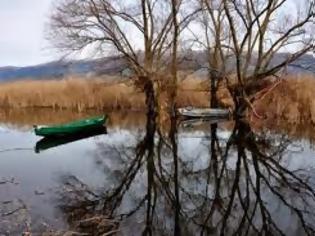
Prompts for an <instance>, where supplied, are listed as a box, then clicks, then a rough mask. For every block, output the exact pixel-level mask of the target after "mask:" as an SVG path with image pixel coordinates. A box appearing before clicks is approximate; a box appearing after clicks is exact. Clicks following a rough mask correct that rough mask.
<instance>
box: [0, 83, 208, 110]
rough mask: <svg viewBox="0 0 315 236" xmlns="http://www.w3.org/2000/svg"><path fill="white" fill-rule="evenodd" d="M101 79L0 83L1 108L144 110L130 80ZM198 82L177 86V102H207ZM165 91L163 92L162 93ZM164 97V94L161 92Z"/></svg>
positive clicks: (143, 105) (186, 103)
mask: <svg viewBox="0 0 315 236" xmlns="http://www.w3.org/2000/svg"><path fill="white" fill-rule="evenodd" d="M104 81H106V80H100V79H79V78H75V79H73V78H68V79H64V80H45V81H34V80H26V81H17V82H12V83H3V84H0V107H2V108H4V107H5V108H54V109H72V110H76V111H84V110H88V109H97V110H108V109H115V110H116V109H121V110H127V109H132V110H143V109H144V108H145V97H144V94H143V93H142V92H141V91H139V90H137V89H135V87H134V86H132V85H131V83H130V82H128V81H125V82H120V83H117V82H116V83H113V82H112V81H111V82H104ZM199 84H200V82H195V81H187V82H185V86H188V88H186V87H185V89H183V88H184V87H183V86H180V88H179V90H178V95H179V96H178V98H179V99H178V104H179V105H180V106H188V105H197V106H207V104H208V95H207V93H206V92H204V91H196V88H197V87H198V86H200V85H199ZM192 90H195V91H194V92H192ZM163 95H164V94H162V96H163ZM164 97H165V96H164Z"/></svg>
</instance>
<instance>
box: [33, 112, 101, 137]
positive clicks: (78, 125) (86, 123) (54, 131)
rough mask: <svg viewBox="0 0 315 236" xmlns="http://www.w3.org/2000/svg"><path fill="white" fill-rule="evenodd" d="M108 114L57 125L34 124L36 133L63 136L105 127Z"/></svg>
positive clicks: (45, 135) (44, 135)
mask: <svg viewBox="0 0 315 236" xmlns="http://www.w3.org/2000/svg"><path fill="white" fill-rule="evenodd" d="M106 120H107V116H106V115H104V116H97V117H92V118H88V119H84V120H78V121H74V122H71V123H67V124H61V125H55V126H37V125H34V131H35V134H36V135H38V136H43V137H60V136H61V137H63V136H69V135H74V134H79V133H84V132H91V131H93V130H97V129H99V128H100V127H103V126H104V124H105V122H106Z"/></svg>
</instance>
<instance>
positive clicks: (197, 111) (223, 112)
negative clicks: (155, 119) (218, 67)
mask: <svg viewBox="0 0 315 236" xmlns="http://www.w3.org/2000/svg"><path fill="white" fill-rule="evenodd" d="M178 113H179V114H180V115H181V116H183V117H185V118H187V119H189V118H192V119H193V118H227V117H229V116H230V111H229V110H227V109H217V108H179V109H178Z"/></svg>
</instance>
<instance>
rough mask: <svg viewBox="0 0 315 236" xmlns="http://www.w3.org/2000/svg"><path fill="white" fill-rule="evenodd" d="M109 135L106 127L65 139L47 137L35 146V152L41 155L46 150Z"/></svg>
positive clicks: (65, 137)
mask: <svg viewBox="0 0 315 236" xmlns="http://www.w3.org/2000/svg"><path fill="white" fill-rule="evenodd" d="M103 134H107V129H106V127H99V128H96V129H93V130H89V131H87V132H80V133H77V134H73V135H67V136H64V137H45V138H42V139H41V140H39V141H38V142H37V143H36V145H35V152H36V153H40V152H42V151H44V150H47V149H50V148H54V147H58V146H61V145H65V144H68V143H72V142H76V141H79V140H82V139H87V138H91V137H94V136H98V135H103Z"/></svg>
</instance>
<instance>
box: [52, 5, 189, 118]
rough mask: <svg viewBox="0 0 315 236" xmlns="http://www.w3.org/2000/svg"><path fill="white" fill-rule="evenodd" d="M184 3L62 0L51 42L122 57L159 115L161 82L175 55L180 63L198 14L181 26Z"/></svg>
mask: <svg viewBox="0 0 315 236" xmlns="http://www.w3.org/2000/svg"><path fill="white" fill-rule="evenodd" d="M183 2H184V0H178V1H171V0H167V1H161V0H137V1H118V0H87V1H80V0H60V1H58V3H57V4H56V5H55V7H54V11H53V13H52V16H51V27H50V28H51V30H50V39H51V41H52V42H53V43H54V46H55V47H57V48H59V49H61V50H63V51H67V52H82V51H83V52H86V51H88V52H97V53H98V54H99V55H100V56H106V55H107V54H108V53H113V54H117V55H121V56H122V57H123V58H124V59H126V60H127V62H128V64H129V66H130V67H131V69H132V70H133V71H134V73H135V76H134V78H135V82H136V83H135V84H136V85H137V86H138V87H141V88H142V89H143V90H144V91H145V93H146V98H147V99H146V103H147V108H148V111H149V112H150V113H152V114H154V113H155V111H156V106H157V103H156V90H157V84H158V83H156V82H157V80H158V79H159V77H161V75H163V74H165V71H168V70H169V63H168V62H169V58H170V56H171V54H173V55H175V57H174V58H173V60H176V51H177V43H176V42H177V39H178V35H179V33H180V31H181V30H180V28H181V27H184V26H185V25H186V22H187V21H188V20H189V19H190V18H191V16H193V15H194V12H190V13H189V14H186V15H182V17H181V20H180V21H177V14H178V13H179V12H180V8H181V5H182V4H183ZM186 12H187V11H186ZM174 21H176V22H174ZM173 29H174V30H173ZM174 32H175V33H174ZM173 35H174V37H173ZM173 42H174V43H173ZM173 44H174V45H173ZM172 45H173V46H172ZM172 48H173V50H172ZM173 64H174V63H173ZM172 70H173V71H175V70H177V68H176V66H175V67H174V66H173V69H172ZM175 96H176V94H175Z"/></svg>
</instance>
